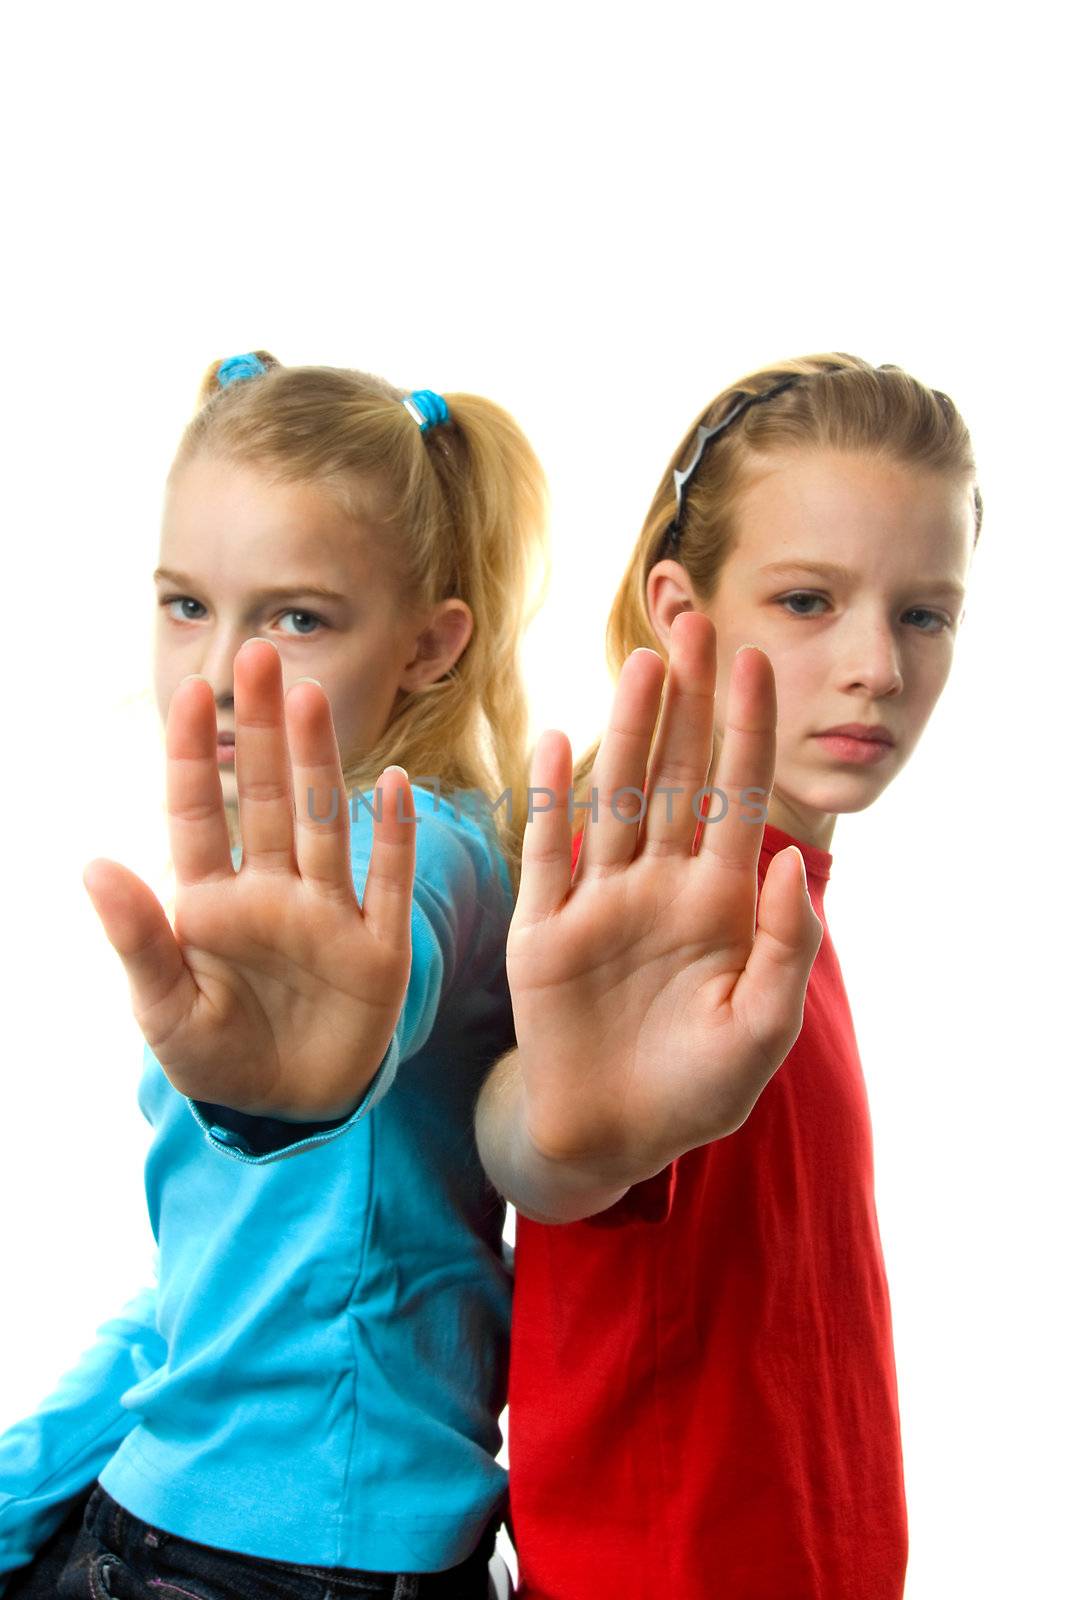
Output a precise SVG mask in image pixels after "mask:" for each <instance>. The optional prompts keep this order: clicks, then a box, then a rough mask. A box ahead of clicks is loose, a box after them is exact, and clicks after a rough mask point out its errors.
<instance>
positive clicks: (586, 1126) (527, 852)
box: [508, 612, 822, 1184]
mask: <svg viewBox="0 0 1067 1600" xmlns="http://www.w3.org/2000/svg"><path fill="white" fill-rule="evenodd" d="M662 685H663V665H662V662H661V660H660V658H659V657H658V656H657V655H656V654H655V653H654V652H652V651H648V650H644V651H637V652H635V653H634V654H633V655H632V656H631V657H630V658H629V660H628V661H627V662H626V664H625V667H624V669H623V672H622V674H621V676H620V680H619V686H618V690H617V692H616V696H615V702H614V706H613V710H612V717H611V721H610V724H609V727H608V730H607V732H606V734H605V736H604V739H603V741H602V744H601V747H600V751H599V754H598V757H597V763H596V767H595V769H594V772H593V777H592V782H593V787H594V789H595V790H596V792H597V795H598V813H597V817H596V820H594V819H593V816H592V813H587V814H586V817H585V830H584V834H583V841H582V848H581V854H580V857H579V861H578V864H577V868H576V869H575V872H574V875H573V879H572V874H571V841H570V824H569V819H568V816H567V806H566V796H567V792H568V788H569V785H570V782H571V758H570V749H569V746H568V744H567V741H566V740H565V739H564V738H563V736H562V735H560V734H548V735H545V737H544V738H543V739H542V740H541V742H540V743H539V745H538V748H537V751H536V752H535V758H534V767H533V773H532V779H531V782H532V785H533V786H534V787H535V788H537V787H540V788H544V789H545V790H548V791H549V792H550V793H551V794H552V795H554V796H555V797H556V803H555V804H554V805H553V807H552V809H550V810H545V811H544V812H542V813H539V814H537V815H535V816H534V817H532V819H531V821H530V823H529V825H528V828H527V833H526V838H525V841H524V849H523V864H522V880H521V886H520V891H519V896H518V902H517V905H516V911H515V917H514V919H513V922H512V926H511V934H510V937H509V941H508V977H509V982H510V985H511V993H512V1000H513V1003H514V1011H515V1029H516V1038H517V1042H518V1053H519V1060H520V1063H521V1071H522V1084H523V1106H524V1111H525V1118H526V1130H527V1133H528V1136H529V1137H530V1139H531V1140H532V1142H533V1144H534V1146H535V1147H536V1149H537V1150H538V1151H539V1152H540V1154H541V1155H543V1156H545V1157H547V1158H549V1159H550V1160H559V1161H563V1162H570V1163H577V1164H579V1165H580V1164H582V1163H583V1162H588V1163H589V1164H590V1167H595V1169H596V1170H597V1171H598V1172H599V1173H601V1174H602V1175H604V1176H605V1177H607V1176H609V1175H615V1176H617V1178H618V1180H619V1181H620V1182H621V1183H623V1184H625V1183H630V1182H634V1181H637V1180H638V1179H639V1178H641V1177H643V1176H648V1175H650V1174H651V1173H653V1172H656V1171H658V1170H659V1169H660V1168H661V1167H662V1166H663V1165H665V1164H666V1162H668V1161H670V1160H671V1159H673V1158H674V1157H675V1156H677V1155H679V1154H681V1153H683V1152H684V1151H685V1150H688V1149H692V1148H694V1147H695V1146H696V1145H699V1144H705V1143H708V1142H709V1141H710V1140H712V1139H715V1138H719V1137H721V1136H722V1135H723V1134H726V1133H729V1132H732V1131H733V1130H734V1129H735V1128H737V1127H738V1126H739V1125H740V1124H741V1123H742V1122H743V1121H744V1119H745V1117H746V1116H747V1115H748V1113H749V1111H750V1110H751V1109H752V1106H753V1105H754V1104H755V1101H756V1099H757V1098H758V1096H759V1094H760V1092H761V1091H762V1089H763V1088H764V1087H765V1085H766V1083H767V1082H768V1080H769V1079H770V1077H771V1076H772V1075H773V1073H774V1072H775V1071H776V1069H777V1068H778V1066H779V1065H780V1064H781V1062H782V1061H783V1059H784V1058H785V1056H786V1054H787V1053H788V1051H789V1050H790V1048H791V1047H792V1045H793V1043H794V1042H795V1040H796V1037H797V1035H798V1033H799V1032H800V1027H801V1023H802V1021H803V1012H804V992H805V988H806V985H807V980H808V976H809V974H810V971H811V967H812V963H813V962H814V959H815V956H816V953H817V951H818V947H819V942H820V940H821V937H822V926H821V923H820V922H819V918H818V916H817V915H816V913H815V911H814V910H813V908H812V906H811V903H810V901H809V899H808V895H807V892H806V886H805V881H804V871H803V862H802V860H800V859H799V852H796V851H788V852H782V853H781V854H780V855H779V856H776V857H775V859H774V861H773V862H772V863H771V865H770V866H769V868H768V870H767V873H766V877H765V881H764V885H763V890H762V894H759V895H758V879H757V865H758V860H759V850H760V843H761V840H762V836H763V827H762V824H761V823H760V822H759V821H758V820H757V821H755V822H753V821H752V820H746V819H751V818H752V817H753V816H754V815H755V816H757V817H758V816H759V815H760V813H759V812H758V811H757V810H756V809H755V807H754V804H753V803H747V804H746V799H745V794H744V791H746V790H750V789H756V790H760V791H762V793H763V795H766V794H767V793H769V791H770V788H771V784H772V781H773V774H774V730H775V722H776V705H775V694H774V676H773V672H772V669H771V665H770V662H769V660H768V659H767V657H766V656H765V655H763V653H762V652H761V651H759V650H755V649H745V650H742V651H740V652H739V653H738V655H737V657H736V658H735V661H734V667H733V672H732V676H731V680H730V690H729V708H728V719H727V726H726V732H725V736H724V739H723V747H722V752H721V757H720V760H719V763H718V767H717V770H716V772H715V774H714V782H715V785H716V787H717V788H718V789H720V790H722V791H723V792H724V793H725V794H726V796H727V801H728V803H727V806H726V811H725V815H724V817H723V819H722V820H721V821H718V822H715V823H709V824H708V825H707V826H705V827H704V828H703V836H702V839H701V841H700V845H699V848H698V849H697V850H696V851H695V852H694V849H693V843H694V832H695V830H696V812H695V810H694V800H695V798H696V797H698V795H699V791H700V790H701V789H702V788H703V787H704V786H705V785H706V784H708V783H709V782H710V781H711V780H710V779H709V777H708V770H709V766H710V763H711V757H712V741H713V709H714V688H715V636H714V629H713V627H712V624H711V623H710V621H708V619H707V618H706V617H704V616H702V615H700V614H698V613H692V612H690V613H685V614H683V615H681V616H680V617H679V618H678V619H677V620H676V622H675V624H674V627H673V630H672V634H671V659H670V670H669V676H668V683H667V696H666V702H665V706H664V711H663V716H662V720H661V724H660V731H659V735H658V738H657V741H656V748H655V750H654V751H653V752H652V755H651V759H650V756H649V752H650V747H651V744H652V738H653V733H654V730H655V725H656V719H657V714H658V711H659V706H660V698H661V690H662ZM627 789H633V790H636V791H637V793H636V794H630V795H629V796H627V795H626V794H623V793H622V791H624V790H627ZM668 789H674V790H677V791H680V792H677V793H675V794H674V795H673V798H668V795H667V793H666V791H667V790H668ZM642 791H644V792H645V794H646V798H647V813H646V815H645V818H644V820H643V821H642V822H641V823H640V825H639V826H637V825H635V823H634V822H633V821H632V820H631V821H627V820H625V819H626V817H627V814H628V813H627V803H628V805H629V816H630V817H631V818H633V817H636V816H637V815H638V812H639V807H640V803H641V802H640V795H641V792H642ZM612 795H615V796H616V811H617V813H618V815H615V814H613V812H612V809H611V806H610V803H609V802H610V799H611V796H612ZM753 798H754V797H753V796H752V795H749V796H748V800H749V802H752V801H753ZM759 798H760V796H756V797H755V800H756V801H758V800H759ZM715 804H716V806H717V808H718V809H719V810H721V809H722V803H721V801H717V802H715ZM696 806H697V809H699V800H698V799H697V800H696ZM757 895H758V912H757ZM757 915H758V922H757Z"/></svg>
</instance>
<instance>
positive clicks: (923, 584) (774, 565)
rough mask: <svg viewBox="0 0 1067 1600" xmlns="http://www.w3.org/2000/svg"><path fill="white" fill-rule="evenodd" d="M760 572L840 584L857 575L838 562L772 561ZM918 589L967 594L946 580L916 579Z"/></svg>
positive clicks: (944, 593) (953, 594)
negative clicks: (800, 575) (806, 576)
mask: <svg viewBox="0 0 1067 1600" xmlns="http://www.w3.org/2000/svg"><path fill="white" fill-rule="evenodd" d="M759 570H760V572H766V573H769V574H771V575H774V576H779V575H784V574H786V573H789V572H814V573H817V574H818V575H819V576H820V577H824V578H837V579H838V581H839V582H842V583H850V582H851V581H852V580H853V578H854V577H855V573H853V572H850V571H849V569H848V568H847V567H842V566H840V565H839V564H838V563H837V562H836V561H772V562H771V564H770V565H769V566H766V567H761V568H760V569H759ZM914 586H915V588H916V589H923V590H925V591H926V592H927V593H928V594H943V595H951V596H952V597H953V598H954V599H957V600H962V599H963V597H964V594H965V593H966V591H965V589H964V587H963V585H962V584H961V583H954V582H952V581H951V580H950V579H945V578H930V579H925V578H916V579H915V580H914Z"/></svg>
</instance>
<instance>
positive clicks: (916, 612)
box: [904, 606, 952, 633]
mask: <svg viewBox="0 0 1067 1600" xmlns="http://www.w3.org/2000/svg"><path fill="white" fill-rule="evenodd" d="M904 615H905V616H906V617H932V618H933V620H934V622H936V623H937V627H936V628H920V629H919V632H920V633H944V632H945V630H946V628H951V626H952V622H951V620H950V619H949V618H948V617H943V616H941V614H940V612H938V611H927V609H926V607H925V606H913V607H912V608H911V610H910V611H905V613H904Z"/></svg>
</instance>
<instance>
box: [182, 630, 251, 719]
mask: <svg viewBox="0 0 1067 1600" xmlns="http://www.w3.org/2000/svg"><path fill="white" fill-rule="evenodd" d="M258 637H259V635H258V634H257V633H256V632H255V630H254V629H248V628H241V627H240V626H238V625H237V624H236V623H222V622H220V623H219V624H218V626H217V627H215V628H213V629H211V630H210V635H209V636H208V637H207V638H206V639H205V642H204V651H203V656H202V658H201V661H200V665H199V667H197V668H196V669H195V670H196V671H197V672H199V674H200V676H201V677H202V678H206V679H207V681H208V683H209V684H210V685H211V692H212V694H213V695H214V696H215V706H216V708H217V709H218V710H220V711H225V712H227V713H232V711H233V708H234V698H233V663H234V659H235V657H236V655H237V652H238V650H240V648H241V646H242V645H243V644H244V643H245V641H246V640H247V639H256V638H258Z"/></svg>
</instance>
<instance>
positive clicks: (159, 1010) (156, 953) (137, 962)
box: [82, 858, 199, 1049]
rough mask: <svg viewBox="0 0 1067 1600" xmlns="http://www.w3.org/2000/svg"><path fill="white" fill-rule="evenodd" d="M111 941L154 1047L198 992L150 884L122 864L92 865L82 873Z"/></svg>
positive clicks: (135, 1011)
mask: <svg viewBox="0 0 1067 1600" xmlns="http://www.w3.org/2000/svg"><path fill="white" fill-rule="evenodd" d="M82 883H83V884H84V885H85V889H86V892H87V893H88V896H89V899H90V900H91V901H92V903H93V907H94V909H95V911H96V914H97V916H98V917H99V918H100V921H101V922H102V923H103V925H104V932H105V933H106V935H107V938H108V942H109V943H110V945H111V946H112V948H113V949H114V950H117V951H118V954H119V956H120V957H121V959H122V964H123V966H124V967H125V968H126V977H127V979H128V981H129V985H130V999H131V1001H132V1003H133V1014H134V1016H135V1017H136V1019H137V1025H138V1027H139V1028H140V1029H141V1032H142V1033H143V1034H144V1036H145V1038H146V1039H147V1041H148V1043H149V1045H150V1046H151V1047H152V1048H153V1049H155V1045H156V1042H157V1041H160V1042H161V1041H163V1040H164V1039H166V1038H167V1037H168V1036H169V1035H170V1034H171V1033H173V1032H174V1030H175V1028H177V1027H178V1026H179V1025H180V1023H181V1022H182V1021H183V1020H184V1019H185V1017H186V1015H187V1014H188V1013H189V1011H190V1010H191V1009H192V1007H193V1005H194V1004H195V1002H196V999H197V997H198V994H199V990H198V988H197V985H196V982H195V980H194V978H193V976H192V974H191V973H190V971H189V969H188V967H187V966H186V964H185V962H184V960H183V959H182V953H181V949H180V947H179V945H178V941H177V940H176V939H175V937H174V933H173V930H172V929H171V925H170V923H169V922H168V921H167V914H166V912H165V911H164V910H163V907H162V906H161V905H160V903H159V901H158V900H157V899H156V897H155V895H154V894H153V893H152V891H151V889H150V888H149V887H148V885H147V884H146V883H142V882H141V879H140V878H138V877H137V875H136V874H135V873H133V872H130V871H129V870H128V868H126V867H123V866H120V865H119V863H118V862H117V861H106V860H104V859H102V858H99V859H97V860H95V861H90V863H89V865H88V866H87V867H86V868H85V870H84V871H83V873H82Z"/></svg>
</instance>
